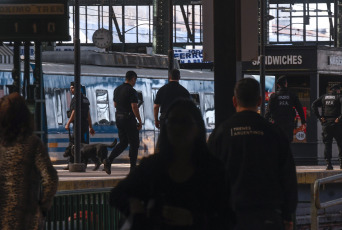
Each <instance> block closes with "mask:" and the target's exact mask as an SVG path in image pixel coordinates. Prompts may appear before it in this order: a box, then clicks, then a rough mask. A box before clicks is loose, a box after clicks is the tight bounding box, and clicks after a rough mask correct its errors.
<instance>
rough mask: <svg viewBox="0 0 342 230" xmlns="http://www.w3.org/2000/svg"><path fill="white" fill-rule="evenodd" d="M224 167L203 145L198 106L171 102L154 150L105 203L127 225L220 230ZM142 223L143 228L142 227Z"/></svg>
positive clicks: (135, 227) (147, 227)
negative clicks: (128, 222) (128, 220)
mask: <svg viewBox="0 0 342 230" xmlns="http://www.w3.org/2000/svg"><path fill="white" fill-rule="evenodd" d="M225 197H226V194H225V186H224V170H223V165H222V164H221V162H220V161H219V160H217V159H216V158H214V157H213V156H212V155H211V154H210V153H209V151H208V148H207V145H206V130H205V126H204V122H203V119H202V115H201V112H200V110H199V109H198V108H197V107H196V105H195V104H194V103H193V102H192V101H190V100H185V99H181V100H178V101H176V102H175V103H174V104H172V105H171V106H170V107H169V109H168V112H167V114H166V118H165V124H164V125H163V128H162V129H161V133H160V136H159V140H158V146H157V152H156V153H155V154H154V155H152V156H149V157H147V158H144V159H143V160H142V161H141V164H140V165H139V166H138V167H137V169H136V170H135V171H133V172H132V173H130V174H129V175H128V176H127V178H126V179H124V180H123V181H122V182H120V183H119V184H118V186H117V187H115V188H114V189H113V190H112V192H111V196H110V204H111V205H112V206H114V207H116V208H118V209H119V210H120V211H121V212H123V213H124V214H125V215H126V216H130V218H131V219H132V221H131V222H132V224H133V227H132V229H196V230H200V229H210V230H212V229H222V227H223V225H224V223H223V222H224V221H223V219H225V218H227V217H224V208H225V203H226V202H225ZM142 226H145V227H142Z"/></svg>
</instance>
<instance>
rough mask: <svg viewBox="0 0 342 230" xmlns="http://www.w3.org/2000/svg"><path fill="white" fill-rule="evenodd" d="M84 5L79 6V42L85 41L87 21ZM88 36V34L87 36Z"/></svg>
mask: <svg viewBox="0 0 342 230" xmlns="http://www.w3.org/2000/svg"><path fill="white" fill-rule="evenodd" d="M86 16H87V15H86V6H80V42H81V43H87V42H88V41H87V36H86V33H87V30H86V28H87V21H86ZM88 38H89V36H88Z"/></svg>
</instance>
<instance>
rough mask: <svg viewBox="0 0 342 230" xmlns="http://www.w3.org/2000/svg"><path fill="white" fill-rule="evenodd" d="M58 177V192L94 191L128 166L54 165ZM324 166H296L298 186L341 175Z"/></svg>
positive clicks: (125, 171)
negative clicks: (73, 168)
mask: <svg viewBox="0 0 342 230" xmlns="http://www.w3.org/2000/svg"><path fill="white" fill-rule="evenodd" d="M54 167H55V168H56V170H57V172H58V176H59V186H58V190H59V191H64V190H79V189H96V188H108V187H115V186H116V185H117V183H118V182H119V181H120V180H122V179H123V178H125V177H126V175H127V174H128V173H129V164H124V163H120V164H112V174H111V175H107V174H106V172H105V171H102V170H103V165H101V167H100V169H99V170H97V171H92V169H93V168H94V165H93V164H89V165H88V167H87V170H86V172H69V171H68V170H63V168H65V167H66V165H65V164H64V165H63V164H61V165H54ZM325 167H326V166H325V165H321V166H297V167H296V169H297V179H298V184H302V185H305V184H312V183H314V182H315V180H317V179H320V178H324V177H328V176H333V175H336V174H340V173H342V170H340V167H339V165H334V170H325Z"/></svg>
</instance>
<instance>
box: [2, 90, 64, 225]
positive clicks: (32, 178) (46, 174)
mask: <svg viewBox="0 0 342 230" xmlns="http://www.w3.org/2000/svg"><path fill="white" fill-rule="evenodd" d="M57 184H58V176H57V172H56V170H55V169H54V167H53V165H52V163H51V161H50V158H49V155H48V153H47V151H46V148H45V147H44V145H43V143H42V141H41V140H40V139H39V138H38V137H37V136H36V135H35V134H33V118H32V115H31V114H30V111H29V109H28V107H27V106H26V104H25V100H24V98H23V97H21V96H20V95H19V94H18V93H12V94H10V95H7V96H4V97H3V98H0V229H1V230H19V229H20V230H40V229H43V224H44V219H45V218H44V217H45V216H46V213H47V211H48V210H49V208H50V207H51V205H52V201H53V197H54V195H55V193H56V191H57Z"/></svg>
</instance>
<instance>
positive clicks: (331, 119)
mask: <svg viewBox="0 0 342 230" xmlns="http://www.w3.org/2000/svg"><path fill="white" fill-rule="evenodd" d="M340 88H341V85H340V84H338V85H334V86H332V87H331V88H330V92H329V93H327V94H325V95H323V96H321V97H319V98H318V99H317V100H315V101H314V102H313V103H312V110H313V112H314V114H315V115H316V117H317V118H318V119H319V120H320V121H321V124H322V129H323V132H322V137H323V143H324V157H325V160H326V161H327V168H326V169H327V170H332V169H333V166H332V164H331V158H332V142H333V138H335V140H336V143H337V147H338V152H339V153H338V157H339V160H340V169H342V122H341V118H342V113H341V109H342V106H341V105H342V97H341V96H340ZM319 107H320V108H322V113H321V114H320V113H319V111H318V108H319Z"/></svg>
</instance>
